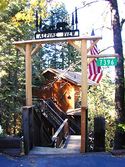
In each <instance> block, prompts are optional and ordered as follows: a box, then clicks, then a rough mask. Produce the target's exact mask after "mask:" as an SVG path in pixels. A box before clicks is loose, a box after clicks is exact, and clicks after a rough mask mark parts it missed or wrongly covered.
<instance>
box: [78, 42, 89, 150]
mask: <svg viewBox="0 0 125 167" xmlns="http://www.w3.org/2000/svg"><path fill="white" fill-rule="evenodd" d="M81 70H82V78H81V85H82V87H81V88H82V99H81V149H80V152H81V153H84V152H85V143H86V141H85V139H86V109H87V87H88V82H87V40H82V41H81Z"/></svg>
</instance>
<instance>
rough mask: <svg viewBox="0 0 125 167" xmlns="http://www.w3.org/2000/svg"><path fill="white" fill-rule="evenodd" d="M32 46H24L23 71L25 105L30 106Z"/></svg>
mask: <svg viewBox="0 0 125 167" xmlns="http://www.w3.org/2000/svg"><path fill="white" fill-rule="evenodd" d="M31 50H32V44H29V43H27V44H26V57H25V68H26V69H25V70H26V74H25V75H26V105H27V106H32V63H31Z"/></svg>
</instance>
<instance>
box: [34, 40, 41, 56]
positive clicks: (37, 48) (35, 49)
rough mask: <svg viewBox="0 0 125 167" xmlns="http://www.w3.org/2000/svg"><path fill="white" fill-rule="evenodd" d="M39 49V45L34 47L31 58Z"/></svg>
mask: <svg viewBox="0 0 125 167" xmlns="http://www.w3.org/2000/svg"><path fill="white" fill-rule="evenodd" d="M40 47H42V44H41V43H39V44H36V47H35V48H34V49H33V50H32V52H31V56H33V55H34V54H35V53H36V52H37V51H38V50H39V48H40Z"/></svg>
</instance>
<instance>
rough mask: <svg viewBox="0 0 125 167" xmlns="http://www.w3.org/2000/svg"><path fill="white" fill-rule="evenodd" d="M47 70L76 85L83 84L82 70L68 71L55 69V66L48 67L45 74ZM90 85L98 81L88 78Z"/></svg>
mask: <svg viewBox="0 0 125 167" xmlns="http://www.w3.org/2000/svg"><path fill="white" fill-rule="evenodd" d="M46 72H51V73H53V74H55V75H56V76H57V77H58V78H63V79H65V80H67V81H69V82H71V83H73V84H75V85H78V86H81V73H80V72H74V71H66V70H61V69H53V68H48V69H46V70H45V71H44V72H43V74H45V73H46ZM88 85H96V83H95V82H94V81H91V80H89V79H88Z"/></svg>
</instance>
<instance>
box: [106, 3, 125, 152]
mask: <svg viewBox="0 0 125 167" xmlns="http://www.w3.org/2000/svg"><path fill="white" fill-rule="evenodd" d="M108 1H109V2H110V4H111V9H112V14H114V15H113V18H112V26H113V36H114V50H115V52H116V53H117V54H118V55H119V56H118V64H117V66H116V67H115V70H116V80H115V85H116V88H115V103H116V106H115V108H116V112H117V120H116V122H117V125H118V124H119V123H124V122H125V112H124V58H123V47H122V37H121V26H120V18H119V11H118V4H117V0H108ZM123 135H124V134H123V132H122V133H121V132H120V131H119V130H118V128H116V135H115V143H114V149H122V147H123V145H125V139H123V138H124V137H123ZM124 136H125V135H124Z"/></svg>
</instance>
